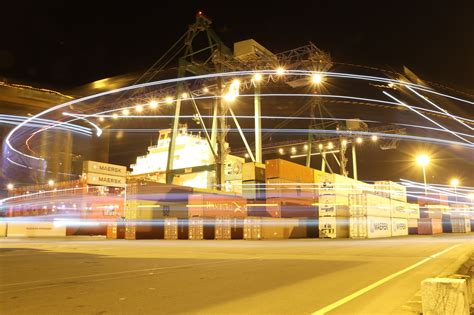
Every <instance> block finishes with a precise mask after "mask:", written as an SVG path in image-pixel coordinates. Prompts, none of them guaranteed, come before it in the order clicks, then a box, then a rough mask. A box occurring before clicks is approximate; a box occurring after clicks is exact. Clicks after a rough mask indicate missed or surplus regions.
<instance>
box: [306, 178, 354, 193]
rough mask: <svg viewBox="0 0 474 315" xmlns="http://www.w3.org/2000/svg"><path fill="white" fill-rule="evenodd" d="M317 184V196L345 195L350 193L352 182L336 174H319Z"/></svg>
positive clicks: (350, 179)
mask: <svg viewBox="0 0 474 315" xmlns="http://www.w3.org/2000/svg"><path fill="white" fill-rule="evenodd" d="M318 179H319V182H317V183H315V184H316V185H317V186H318V189H319V196H322V195H345V196H348V195H349V194H350V193H352V189H353V187H352V185H353V183H354V180H353V179H352V178H349V177H344V176H341V175H338V174H329V173H325V174H319V176H318Z"/></svg>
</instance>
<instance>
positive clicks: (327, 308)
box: [313, 244, 461, 315]
mask: <svg viewBox="0 0 474 315" xmlns="http://www.w3.org/2000/svg"><path fill="white" fill-rule="evenodd" d="M460 245H461V244H457V245H453V246H451V247H448V248H446V249H445V250H442V251H440V252H438V253H436V254H433V255H431V256H429V257H427V258H425V259H423V260H421V261H419V262H417V263H416V264H413V265H411V266H409V267H407V268H405V269H402V270H400V271H398V272H395V273H394V274H391V275H390V276H387V277H385V278H383V279H380V280H379V281H377V282H374V283H372V284H371V285H369V286H367V287H365V288H363V289H360V290H359V291H356V292H354V293H352V294H351V295H348V296H346V297H345V298H343V299H340V300H339V301H336V302H334V303H332V304H329V305H328V306H325V307H323V308H322V309H320V310H317V311H316V312H313V315H322V314H326V313H327V312H330V311H332V310H334V309H335V308H338V307H339V306H341V305H343V304H346V303H347V302H350V301H352V300H354V299H355V298H357V297H359V296H361V295H363V294H365V293H367V292H369V291H370V290H372V289H375V288H376V287H378V286H381V285H382V284H384V283H386V282H388V281H390V280H392V279H393V278H396V277H398V276H400V275H402V274H404V273H406V272H408V271H410V270H412V269H415V268H416V267H418V266H420V265H423V264H424V263H426V262H428V261H430V260H432V259H434V258H436V257H438V256H440V255H442V254H444V253H446V252H448V251H450V250H452V249H454V248H456V247H458V246H460Z"/></svg>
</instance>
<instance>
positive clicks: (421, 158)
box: [416, 154, 430, 166]
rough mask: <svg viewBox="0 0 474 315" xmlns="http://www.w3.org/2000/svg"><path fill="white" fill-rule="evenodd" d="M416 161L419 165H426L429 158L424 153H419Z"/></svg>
mask: <svg viewBox="0 0 474 315" xmlns="http://www.w3.org/2000/svg"><path fill="white" fill-rule="evenodd" d="M416 163H418V164H419V165H421V166H426V165H428V164H429V163H430V158H429V157H428V155H426V154H422V155H419V156H418V157H417V158H416Z"/></svg>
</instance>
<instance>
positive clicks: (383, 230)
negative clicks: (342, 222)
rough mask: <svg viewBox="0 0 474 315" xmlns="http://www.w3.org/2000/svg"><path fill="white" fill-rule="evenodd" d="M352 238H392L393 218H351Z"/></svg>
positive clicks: (350, 230) (350, 231)
mask: <svg viewBox="0 0 474 315" xmlns="http://www.w3.org/2000/svg"><path fill="white" fill-rule="evenodd" d="M349 233H350V237H351V238H380V237H390V236H392V226H391V218H389V217H388V218H387V217H365V216H360V217H359V216H357V217H351V218H350V229H349Z"/></svg>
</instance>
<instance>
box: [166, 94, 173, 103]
mask: <svg viewBox="0 0 474 315" xmlns="http://www.w3.org/2000/svg"><path fill="white" fill-rule="evenodd" d="M165 102H166V104H168V105H169V104H173V98H172V97H171V96H168V97H167V98H165Z"/></svg>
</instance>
